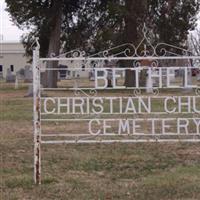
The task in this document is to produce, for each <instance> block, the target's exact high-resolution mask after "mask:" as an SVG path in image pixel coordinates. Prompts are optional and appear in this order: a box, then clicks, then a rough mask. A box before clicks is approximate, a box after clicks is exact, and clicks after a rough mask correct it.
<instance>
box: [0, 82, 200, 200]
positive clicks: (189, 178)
mask: <svg viewBox="0 0 200 200" xmlns="http://www.w3.org/2000/svg"><path fill="white" fill-rule="evenodd" d="M27 88H28V87H27V85H23V86H22V85H20V87H19V89H17V90H15V89H14V85H11V84H9V85H6V84H4V83H1V88H0V98H1V103H0V108H1V116H0V118H1V121H0V124H1V126H0V152H1V161H0V166H1V168H0V185H1V188H0V193H1V196H0V199H2V200H8V199H9V200H18V199H19V200H23V199H24V200H45V199H46V200H47V199H48V200H49V199H54V200H55V199H58V200H60V199H63V200H65V199H78V200H79V199H81V200H82V199H102V200H103V199H109V200H110V199H131V200H132V199H137V200H138V199H144V200H147V199H148V200H151V199H152V200H155V199H159V200H162V199H163V200H168V199H170V200H171V199H181V200H182V199H185V200H186V199H187V200H188V199H191V200H192V199H200V144H199V143H195V144H194V143H193V144H192V143H138V144H117V143H116V144H74V145H72V144H70V145H69V144H65V145H60V144H59V145H45V144H44V145H43V146H42V184H41V185H40V186H36V185H34V183H33V123H32V110H33V109H32V107H33V106H32V98H30V97H29V98H24V95H26V93H27V90H28V89H27Z"/></svg>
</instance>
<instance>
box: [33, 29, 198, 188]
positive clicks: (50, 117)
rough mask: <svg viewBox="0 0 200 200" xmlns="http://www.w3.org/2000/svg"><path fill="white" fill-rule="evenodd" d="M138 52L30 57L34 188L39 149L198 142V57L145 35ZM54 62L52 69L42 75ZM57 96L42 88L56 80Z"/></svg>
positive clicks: (124, 48)
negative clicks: (49, 76)
mask: <svg viewBox="0 0 200 200" xmlns="http://www.w3.org/2000/svg"><path fill="white" fill-rule="evenodd" d="M143 35H144V37H143V39H142V40H141V42H140V43H139V45H138V46H134V45H133V44H129V43H127V44H123V45H120V46H117V47H114V48H111V49H108V50H105V51H102V52H99V53H96V54H94V55H87V54H86V53H85V52H83V51H81V50H73V51H70V52H67V53H64V54H62V55H60V56H57V57H55V56H52V57H50V58H40V56H39V48H40V46H39V44H38V42H37V47H36V49H35V50H34V52H33V85H34V181H35V183H37V184H40V183H41V149H40V148H41V145H43V144H61V143H67V144H69V143H72V144H77V143H115V142H123V143H131V142H132V143H135V142H178V141H181V142H199V141H200V137H199V136H200V56H195V55H192V53H191V52H190V51H188V50H185V49H182V48H179V47H175V46H173V45H169V44H165V43H159V44H157V45H152V43H151V41H150V39H149V38H148V31H147V29H146V27H145V26H144V28H143ZM49 62H58V64H59V68H48V64H49ZM55 71H56V72H57V73H56V75H57V76H58V79H59V82H58V87H57V88H44V87H42V86H41V74H42V73H43V74H45V73H48V72H50V73H55Z"/></svg>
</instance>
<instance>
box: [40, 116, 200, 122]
mask: <svg viewBox="0 0 200 200" xmlns="http://www.w3.org/2000/svg"><path fill="white" fill-rule="evenodd" d="M95 119H98V120H100V121H101V120H106V119H109V121H116V120H124V118H95ZM134 119H137V120H141V121H152V120H162V119H166V118H162V117H160V116H158V118H126V120H134ZM167 119H168V120H176V119H188V120H192V119H194V118H191V117H177V118H167ZM197 119H200V118H197ZM90 120H91V118H87V119H86V118H83V119H82V118H80V119H41V121H44V122H53V121H54V122H55V121H57V122H62V121H63V122H67V121H69V122H77V121H90Z"/></svg>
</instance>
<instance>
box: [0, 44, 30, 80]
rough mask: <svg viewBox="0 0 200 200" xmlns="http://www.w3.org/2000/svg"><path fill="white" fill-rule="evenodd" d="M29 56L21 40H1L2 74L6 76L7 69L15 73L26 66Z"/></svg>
mask: <svg viewBox="0 0 200 200" xmlns="http://www.w3.org/2000/svg"><path fill="white" fill-rule="evenodd" d="M28 61H29V58H27V57H26V56H25V49H24V47H23V45H22V44H21V43H20V42H8V41H1V42H0V76H3V78H5V77H6V74H7V70H8V69H10V70H11V72H12V73H13V74H16V72H17V71H19V70H20V69H22V68H24V67H25V66H26V65H30V63H28Z"/></svg>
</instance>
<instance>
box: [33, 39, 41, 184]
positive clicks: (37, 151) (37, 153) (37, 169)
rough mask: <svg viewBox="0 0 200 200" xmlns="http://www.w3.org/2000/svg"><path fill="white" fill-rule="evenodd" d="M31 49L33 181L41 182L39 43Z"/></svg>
mask: <svg viewBox="0 0 200 200" xmlns="http://www.w3.org/2000/svg"><path fill="white" fill-rule="evenodd" d="M36 43H37V47H36V49H35V50H34V51H33V102H34V103H33V117H34V182H35V184H41V147H40V146H41V119H40V118H41V117H40V116H41V109H40V108H41V98H40V68H39V48H40V47H39V43H38V41H37V40H36Z"/></svg>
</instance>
